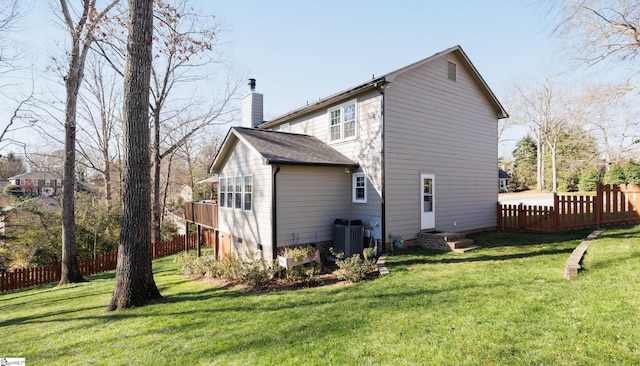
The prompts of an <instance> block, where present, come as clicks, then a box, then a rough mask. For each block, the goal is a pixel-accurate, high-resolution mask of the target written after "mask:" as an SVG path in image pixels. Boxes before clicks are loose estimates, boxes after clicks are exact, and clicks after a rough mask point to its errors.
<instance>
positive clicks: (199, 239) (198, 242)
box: [196, 224, 202, 258]
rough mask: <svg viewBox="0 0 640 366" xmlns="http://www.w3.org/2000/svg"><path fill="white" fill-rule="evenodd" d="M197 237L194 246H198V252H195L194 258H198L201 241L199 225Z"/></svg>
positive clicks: (200, 227)
mask: <svg viewBox="0 0 640 366" xmlns="http://www.w3.org/2000/svg"><path fill="white" fill-rule="evenodd" d="M197 232H198V234H197V235H198V237H197V238H196V244H197V246H198V250H197V251H196V257H198V258H200V247H201V244H202V243H201V240H202V226H200V224H198V230H197Z"/></svg>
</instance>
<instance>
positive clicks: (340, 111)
mask: <svg viewBox="0 0 640 366" xmlns="http://www.w3.org/2000/svg"><path fill="white" fill-rule="evenodd" d="M357 127H358V126H357V113H356V101H355V100H352V101H349V102H347V103H344V104H341V105H339V106H336V107H334V108H331V109H329V141H330V142H338V141H346V140H352V139H355V138H356V137H357V134H356V131H357Z"/></svg>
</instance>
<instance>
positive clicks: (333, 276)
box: [190, 263, 378, 292]
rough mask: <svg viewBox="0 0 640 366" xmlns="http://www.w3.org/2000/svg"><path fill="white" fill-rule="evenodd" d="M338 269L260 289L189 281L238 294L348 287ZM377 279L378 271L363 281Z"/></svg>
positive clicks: (327, 268) (213, 281)
mask: <svg viewBox="0 0 640 366" xmlns="http://www.w3.org/2000/svg"><path fill="white" fill-rule="evenodd" d="M337 270H338V267H337V266H336V265H335V264H333V263H328V264H323V265H322V269H321V271H320V274H319V275H317V276H315V277H314V278H313V279H312V280H311V281H304V282H292V281H291V280H290V279H287V278H274V279H272V280H271V281H269V283H267V284H266V285H264V286H261V287H252V286H249V285H247V284H244V283H241V282H237V281H227V280H222V279H218V278H210V277H204V276H191V277H190V278H191V279H194V280H201V281H204V282H206V283H209V284H211V285H213V286H216V287H220V288H224V289H229V290H233V291H238V292H275V291H295V290H301V289H306V288H313V287H323V286H348V285H350V284H351V283H350V282H347V281H341V280H339V279H338V272H337ZM377 277H378V270H377V269H376V270H374V271H371V273H369V275H368V276H367V278H366V279H365V281H369V280H372V279H374V278H377Z"/></svg>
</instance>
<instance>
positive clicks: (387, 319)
mask: <svg viewBox="0 0 640 366" xmlns="http://www.w3.org/2000/svg"><path fill="white" fill-rule="evenodd" d="M588 233H589V231H581V232H573V233H561V234H517V233H483V234H477V235H474V236H473V237H474V239H475V240H476V242H478V243H480V244H482V245H484V246H485V247H484V248H483V249H480V250H476V251H471V252H467V253H465V254H453V253H446V254H443V253H434V252H429V251H425V250H417V249H413V250H406V251H401V252H396V253H394V255H391V256H389V257H388V258H387V264H388V267H389V269H390V271H391V273H390V274H389V275H387V276H384V277H381V278H379V279H376V280H374V281H369V282H364V283H359V284H356V285H351V286H344V285H334V286H329V287H324V288H313V289H307V290H299V291H291V292H270V293H237V292H233V291H230V290H224V289H219V288H214V287H212V286H211V285H209V284H207V283H205V282H200V281H196V282H193V281H189V280H187V279H185V278H183V277H182V276H180V275H178V274H177V266H176V264H174V263H173V262H172V257H169V258H165V259H161V260H158V261H155V262H154V268H155V272H156V274H155V278H156V282H157V283H158V286H159V287H160V291H161V293H162V294H163V295H164V296H165V299H164V300H162V301H160V302H157V303H154V304H151V305H148V306H145V307H142V308H136V309H131V310H127V311H122V312H118V313H105V312H104V309H105V307H106V305H107V303H108V301H109V299H110V293H111V291H112V290H113V285H114V279H113V277H114V273H113V272H109V273H106V274H102V275H96V276H91V277H90V279H91V282H88V283H82V284H77V285H71V286H68V287H64V288H58V287H54V286H53V285H50V286H40V287H37V288H33V289H27V290H21V291H14V292H10V293H4V294H0V331H1V334H2V335H1V336H0V337H1V338H0V358H2V357H25V358H26V361H27V364H28V365H90V364H97V365H159V364H174V365H209V364H220V365H229V364H237V365H300V364H317V365H330V364H332V365H345V364H349V365H351V364H356V365H359V364H367V365H369V364H379V365H603V364H618V365H625V364H626V365H637V364H640V226H634V227H626V228H623V229H607V230H606V231H605V232H604V234H603V235H602V236H601V237H600V238H599V239H597V240H595V241H593V242H592V244H591V247H589V250H588V252H587V253H588V254H587V256H586V258H585V261H584V267H585V268H586V270H585V271H583V272H581V273H580V275H579V276H578V278H577V279H576V280H574V281H571V282H569V281H566V280H564V279H562V275H563V272H564V262H565V261H566V259H567V258H568V256H569V254H570V253H571V251H572V250H573V248H574V247H575V246H576V245H577V244H578V243H579V242H580V241H581V240H582V239H583V238H585V237H586V236H587V235H588Z"/></svg>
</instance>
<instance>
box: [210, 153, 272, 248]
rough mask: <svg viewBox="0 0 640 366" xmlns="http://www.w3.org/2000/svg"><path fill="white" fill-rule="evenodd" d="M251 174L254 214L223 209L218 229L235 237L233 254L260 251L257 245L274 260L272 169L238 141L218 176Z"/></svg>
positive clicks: (219, 210) (219, 213) (252, 211)
mask: <svg viewBox="0 0 640 366" xmlns="http://www.w3.org/2000/svg"><path fill="white" fill-rule="evenodd" d="M249 174H250V175H252V177H253V197H252V199H253V204H252V206H253V207H252V209H251V211H248V212H247V211H243V210H240V209H236V208H228V207H220V208H219V209H218V227H219V229H220V231H221V232H224V233H228V234H231V236H232V237H233V238H232V250H233V253H234V254H236V255H240V256H242V255H244V254H245V252H246V251H257V245H258V244H262V246H263V256H264V258H267V259H271V166H270V165H264V164H263V163H262V159H261V157H260V155H259V154H257V153H256V152H255V151H253V150H252V149H250V148H249V147H247V146H246V145H244V144H243V143H241V142H238V141H237V142H236V143H235V146H234V147H233V149H232V151H231V153H230V154H229V156H228V158H227V161H226V162H225V163H224V168H223V169H222V170H221V171H220V173H219V176H220V177H221V178H226V177H235V176H237V175H249ZM238 238H241V239H242V243H241V244H242V245H237V240H238Z"/></svg>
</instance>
